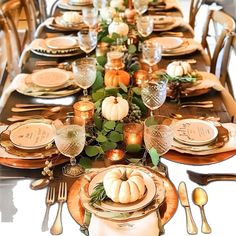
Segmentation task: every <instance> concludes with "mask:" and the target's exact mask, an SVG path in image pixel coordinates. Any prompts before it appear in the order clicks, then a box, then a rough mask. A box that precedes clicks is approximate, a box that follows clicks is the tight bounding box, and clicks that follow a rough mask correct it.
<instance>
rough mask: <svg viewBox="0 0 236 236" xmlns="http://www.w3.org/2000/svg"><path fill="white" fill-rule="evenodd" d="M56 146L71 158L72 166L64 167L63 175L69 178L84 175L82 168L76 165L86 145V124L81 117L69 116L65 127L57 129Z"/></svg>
mask: <svg viewBox="0 0 236 236" xmlns="http://www.w3.org/2000/svg"><path fill="white" fill-rule="evenodd" d="M55 144H56V146H57V148H58V150H59V152H60V153H61V154H63V155H64V156H66V157H69V158H70V164H67V165H65V166H64V167H63V169H62V173H63V174H64V175H65V176H68V177H78V176H79V175H81V174H82V173H84V169H83V167H82V166H80V165H79V164H77V163H76V156H78V155H79V154H80V153H81V152H82V151H83V149H84V145H85V123H84V120H83V119H82V118H80V117H76V116H69V117H67V118H66V119H65V120H64V123H63V125H61V126H59V127H57V130H56V135H55Z"/></svg>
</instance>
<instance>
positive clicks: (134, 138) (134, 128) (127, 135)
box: [123, 123, 143, 145]
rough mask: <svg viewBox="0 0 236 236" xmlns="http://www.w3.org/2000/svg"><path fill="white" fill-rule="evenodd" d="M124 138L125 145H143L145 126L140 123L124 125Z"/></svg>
mask: <svg viewBox="0 0 236 236" xmlns="http://www.w3.org/2000/svg"><path fill="white" fill-rule="evenodd" d="M123 136H124V143H125V145H130V144H139V145H141V144H142V142H143V125H142V124H138V123H128V124H124V128H123Z"/></svg>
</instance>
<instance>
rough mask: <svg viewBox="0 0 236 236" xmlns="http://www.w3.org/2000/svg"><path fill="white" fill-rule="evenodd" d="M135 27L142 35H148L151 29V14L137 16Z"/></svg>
mask: <svg viewBox="0 0 236 236" xmlns="http://www.w3.org/2000/svg"><path fill="white" fill-rule="evenodd" d="M137 29H138V32H139V33H140V35H141V36H142V37H147V36H149V35H150V34H151V33H152V31H153V18H152V17H151V16H140V17H138V19H137Z"/></svg>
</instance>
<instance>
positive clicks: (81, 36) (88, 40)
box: [77, 31, 97, 54]
mask: <svg viewBox="0 0 236 236" xmlns="http://www.w3.org/2000/svg"><path fill="white" fill-rule="evenodd" d="M77 35H78V41H79V47H80V48H81V49H82V50H83V51H84V52H85V53H86V54H89V53H90V52H92V51H93V50H94V49H95V48H96V46H97V33H96V32H93V31H87V32H86V31H80V32H78V34H77Z"/></svg>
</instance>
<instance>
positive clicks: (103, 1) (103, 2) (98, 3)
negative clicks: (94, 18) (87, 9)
mask: <svg viewBox="0 0 236 236" xmlns="http://www.w3.org/2000/svg"><path fill="white" fill-rule="evenodd" d="M93 6H94V7H95V8H96V9H98V10H101V9H102V8H104V7H106V6H107V0H93Z"/></svg>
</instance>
